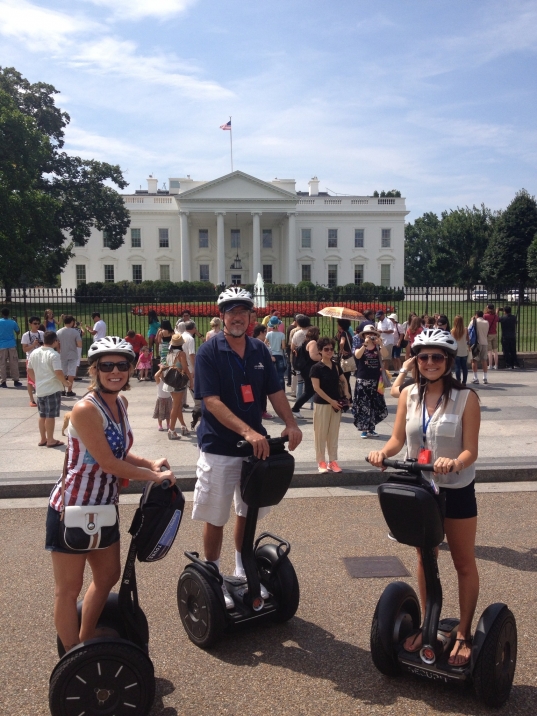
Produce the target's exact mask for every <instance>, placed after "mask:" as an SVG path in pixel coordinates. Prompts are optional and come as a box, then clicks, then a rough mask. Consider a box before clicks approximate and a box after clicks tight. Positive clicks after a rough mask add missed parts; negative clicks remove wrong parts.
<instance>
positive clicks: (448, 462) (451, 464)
mask: <svg viewBox="0 0 537 716" xmlns="http://www.w3.org/2000/svg"><path fill="white" fill-rule="evenodd" d="M456 469H457V460H454V459H453V458H451V457H439V458H437V459H436V460H435V461H434V474H435V475H447V473H448V472H455V470H456Z"/></svg>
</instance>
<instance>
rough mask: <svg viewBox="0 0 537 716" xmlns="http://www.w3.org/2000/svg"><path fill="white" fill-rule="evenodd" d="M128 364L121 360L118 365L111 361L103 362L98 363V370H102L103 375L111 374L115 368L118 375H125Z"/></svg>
mask: <svg viewBox="0 0 537 716" xmlns="http://www.w3.org/2000/svg"><path fill="white" fill-rule="evenodd" d="M130 365H131V364H130V363H129V361H128V360H121V361H119V363H114V362H113V361H103V362H102V363H99V370H102V372H103V373H112V372H113V370H114V368H117V369H118V371H119V372H120V373H126V372H127V371H128V370H129V368H130Z"/></svg>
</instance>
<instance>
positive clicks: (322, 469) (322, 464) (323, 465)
mask: <svg viewBox="0 0 537 716" xmlns="http://www.w3.org/2000/svg"><path fill="white" fill-rule="evenodd" d="M317 469H318V470H319V472H328V465H327V464H326V463H325V462H320V463H318V465H317Z"/></svg>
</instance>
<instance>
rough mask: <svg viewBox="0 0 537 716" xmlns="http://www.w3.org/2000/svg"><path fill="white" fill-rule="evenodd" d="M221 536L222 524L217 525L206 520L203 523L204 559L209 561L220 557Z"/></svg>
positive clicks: (222, 533)
mask: <svg viewBox="0 0 537 716" xmlns="http://www.w3.org/2000/svg"><path fill="white" fill-rule="evenodd" d="M223 537H224V527H223V525H222V526H221V527H218V526H217V525H212V524H211V523H210V522H206V523H205V524H204V525H203V550H204V552H205V559H207V560H208V561H209V562H214V560H216V559H220V552H221V551H222V539H223Z"/></svg>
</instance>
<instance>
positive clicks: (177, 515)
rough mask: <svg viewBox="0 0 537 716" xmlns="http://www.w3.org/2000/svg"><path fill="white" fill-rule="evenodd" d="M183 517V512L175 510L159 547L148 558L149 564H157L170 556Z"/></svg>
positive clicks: (159, 542)
mask: <svg viewBox="0 0 537 716" xmlns="http://www.w3.org/2000/svg"><path fill="white" fill-rule="evenodd" d="M181 517H182V512H181V510H175V512H174V513H173V516H172V518H171V520H170V521H169V522H168V525H167V527H166V529H165V530H164V532H163V533H162V536H161V537H160V539H159V541H158V543H157V545H156V546H155V548H154V549H153V551H152V552H151V554H150V555H149V557H148V558H147V560H146V561H147V562H156V561H157V560H159V559H162V558H163V557H165V556H166V555H167V554H168V552H169V550H170V548H171V546H172V544H173V541H174V539H175V535H176V534H177V530H178V529H179V525H180V524H181Z"/></svg>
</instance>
